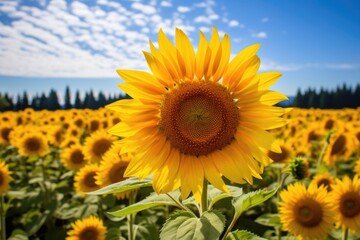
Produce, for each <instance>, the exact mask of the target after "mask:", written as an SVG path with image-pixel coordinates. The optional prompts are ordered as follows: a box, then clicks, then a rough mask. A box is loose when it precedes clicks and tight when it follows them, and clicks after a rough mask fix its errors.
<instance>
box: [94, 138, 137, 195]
mask: <svg viewBox="0 0 360 240" xmlns="http://www.w3.org/2000/svg"><path fill="white" fill-rule="evenodd" d="M120 150H121V148H120V146H118V145H113V146H112V147H111V148H110V150H109V151H107V152H106V153H105V155H104V157H103V160H102V161H101V164H100V168H99V171H98V172H97V176H96V177H95V178H96V184H98V185H99V186H101V187H105V186H108V185H110V184H113V183H117V182H120V181H122V180H124V179H126V178H125V177H124V172H125V170H126V167H127V166H128V164H129V161H130V156H129V155H128V154H123V155H120ZM129 193H130V191H128V192H125V193H120V194H116V196H117V197H118V198H123V197H126V196H128V194H129Z"/></svg>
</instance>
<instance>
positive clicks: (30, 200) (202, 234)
mask: <svg viewBox="0 0 360 240" xmlns="http://www.w3.org/2000/svg"><path fill="white" fill-rule="evenodd" d="M175 39H176V44H175V45H174V44H172V43H171V42H170V40H169V39H168V38H167V37H166V36H165V34H164V33H163V32H162V31H160V32H159V49H157V48H156V47H155V46H154V45H153V43H152V42H150V49H151V53H148V52H145V53H144V55H145V58H146V61H147V63H148V65H149V67H150V70H151V72H152V73H147V72H143V71H136V70H118V74H119V75H120V76H121V78H123V80H124V83H122V84H120V88H121V89H122V90H123V91H124V92H126V93H127V94H129V96H131V99H124V100H120V101H117V102H114V103H112V104H109V105H107V106H106V108H100V109H99V110H89V109H85V110H76V109H71V110H57V111H47V110H43V111H34V110H33V109H29V108H28V109H25V110H23V111H18V112H9V111H8V112H3V113H0V194H1V200H0V221H1V226H0V230H1V232H0V235H1V236H0V239H11V240H15V239H18V240H20V239H51V240H54V239H69V240H98V239H99V240H100V239H109V240H110V239H114V240H115V239H129V240H136V239H149V240H156V239H161V240H168V239H184V240H192V239H194V240H195V239H199V240H216V239H221V240H237V239H253V240H259V239H274V240H275V239H276V240H278V239H344V240H345V239H348V240H350V239H360V179H359V177H358V176H359V175H360V108H357V109H343V110H318V109H296V108H295V109H290V108H282V107H278V106H274V105H275V104H277V103H278V102H281V101H282V100H284V99H286V96H284V95H283V94H281V93H277V92H275V91H272V90H268V88H269V87H270V86H271V85H272V84H273V83H274V82H276V81H277V80H278V79H279V77H280V76H281V74H280V73H277V72H268V73H257V71H258V68H259V65H260V59H259V58H258V56H257V55H256V52H257V50H258V49H259V47H260V46H259V45H258V44H254V45H252V46H249V47H247V48H245V49H244V50H242V51H241V52H240V53H239V54H238V55H236V56H235V57H234V58H233V59H232V60H231V61H230V62H229V58H230V40H229V37H228V36H227V35H226V34H225V36H224V37H223V39H222V40H220V37H219V34H218V32H217V30H216V28H214V29H213V33H212V37H211V39H210V41H209V42H208V41H207V40H206V38H205V36H204V34H203V33H200V41H199V46H198V48H197V49H198V50H197V52H196V53H195V51H194V49H193V47H192V45H191V43H190V40H189V39H188V37H187V36H186V35H185V34H184V33H183V32H182V31H181V30H179V29H177V30H176V34H175Z"/></svg>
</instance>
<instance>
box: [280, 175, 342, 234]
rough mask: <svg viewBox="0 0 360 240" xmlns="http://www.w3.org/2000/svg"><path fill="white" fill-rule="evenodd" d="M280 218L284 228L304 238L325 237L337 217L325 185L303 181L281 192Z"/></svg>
mask: <svg viewBox="0 0 360 240" xmlns="http://www.w3.org/2000/svg"><path fill="white" fill-rule="evenodd" d="M280 197H281V200H282V201H281V202H280V203H279V205H280V208H279V213H280V220H281V223H282V224H283V228H284V230H286V231H289V232H290V233H291V234H293V235H295V236H301V237H302V238H303V239H324V238H325V237H326V235H327V234H328V232H329V230H330V229H331V227H332V225H333V223H334V221H335V219H334V210H333V208H332V206H331V204H330V202H329V200H328V199H327V191H326V189H325V188H324V187H320V188H318V187H317V186H316V184H311V185H310V186H309V188H308V189H306V187H305V185H304V184H303V183H299V182H297V183H295V184H293V185H290V186H288V189H287V190H283V191H281V193H280Z"/></svg>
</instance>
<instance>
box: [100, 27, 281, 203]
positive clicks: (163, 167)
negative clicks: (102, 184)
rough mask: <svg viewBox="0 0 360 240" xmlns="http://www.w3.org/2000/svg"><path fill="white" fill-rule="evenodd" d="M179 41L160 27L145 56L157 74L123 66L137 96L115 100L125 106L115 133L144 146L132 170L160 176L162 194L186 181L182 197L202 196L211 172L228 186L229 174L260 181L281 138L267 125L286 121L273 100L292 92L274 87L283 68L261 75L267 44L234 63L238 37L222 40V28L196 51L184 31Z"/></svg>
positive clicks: (126, 143)
mask: <svg viewBox="0 0 360 240" xmlns="http://www.w3.org/2000/svg"><path fill="white" fill-rule="evenodd" d="M175 41H176V45H173V43H171V41H170V40H169V39H168V38H167V37H166V36H165V34H164V32H163V31H162V30H160V32H159V39H158V43H159V49H157V48H155V46H154V45H153V43H152V42H150V49H151V53H148V52H144V54H145V58H146V61H147V63H148V65H149V67H150V69H151V71H152V74H150V73H147V72H143V71H136V70H118V71H117V72H118V74H119V75H120V76H121V77H122V78H123V80H124V83H122V84H120V85H119V86H120V88H121V89H122V90H123V91H125V92H126V93H127V94H129V95H130V96H131V97H132V98H133V99H124V100H120V101H117V102H115V103H113V104H111V105H108V106H107V107H108V108H109V109H112V110H114V111H117V112H119V117H120V119H121V122H119V123H118V124H117V125H115V126H114V127H112V128H111V129H110V132H111V133H112V134H114V135H117V136H120V137H122V138H123V139H122V140H121V141H122V144H123V150H122V151H123V152H133V151H134V150H136V151H137V154H136V155H135V157H134V158H133V159H132V160H131V161H130V164H129V167H128V168H127V169H126V172H125V175H126V176H138V177H140V178H144V177H146V176H149V175H151V174H153V176H154V178H153V186H154V188H155V191H156V192H158V193H163V192H169V191H171V190H173V189H176V188H178V187H181V194H182V198H186V197H188V195H189V194H190V192H193V194H194V196H195V199H196V200H197V201H200V198H201V193H202V189H203V181H204V178H205V179H207V180H209V181H210V182H211V183H212V184H213V185H214V186H216V187H217V188H219V189H222V190H223V191H228V189H227V188H226V186H225V184H224V182H223V180H222V176H225V177H227V178H228V179H230V180H231V181H233V182H237V183H245V182H249V183H250V184H252V182H253V179H252V178H253V177H256V178H261V176H260V173H262V170H263V166H264V165H266V164H268V163H269V159H268V157H267V156H266V154H265V153H264V151H265V150H266V149H270V148H271V146H272V144H273V141H274V137H273V136H272V135H271V134H270V133H269V132H267V131H266V130H268V129H273V128H277V127H280V126H283V125H284V124H285V123H286V121H285V119H283V118H282V117H280V116H281V115H283V114H284V113H285V112H286V110H284V109H283V108H279V107H273V106H272V105H274V104H276V103H278V102H279V101H282V100H284V99H287V97H286V96H284V95H283V94H280V93H277V92H274V91H270V90H268V88H269V87H270V86H271V85H272V84H273V83H275V82H276V81H277V79H278V78H279V77H280V76H281V74H280V73H278V72H271V73H260V74H258V73H257V71H258V69H259V66H260V59H259V58H258V57H257V56H256V52H257V50H258V49H259V47H260V45H259V44H255V45H252V46H249V47H247V48H246V49H244V50H242V51H241V52H240V53H239V54H238V55H236V56H235V57H234V58H233V59H232V60H231V61H230V62H229V60H230V53H231V51H230V38H229V36H228V35H226V34H225V36H224V37H223V39H222V40H221V39H220V37H219V34H218V31H217V30H216V28H213V32H212V36H211V39H210V41H209V42H208V41H207V40H206V37H205V35H204V34H203V33H202V32H200V41H199V46H198V48H197V49H198V50H197V52H196V53H195V52H194V49H193V46H192V45H191V42H190V40H189V39H188V37H187V36H186V35H185V34H184V32H183V31H181V30H180V29H176V33H175ZM275 149H276V150H275ZM273 150H274V151H279V150H280V149H279V148H275V147H274V149H273Z"/></svg>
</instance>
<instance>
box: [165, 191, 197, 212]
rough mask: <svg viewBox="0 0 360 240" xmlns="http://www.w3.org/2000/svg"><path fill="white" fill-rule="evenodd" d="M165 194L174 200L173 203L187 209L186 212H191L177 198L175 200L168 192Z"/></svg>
mask: <svg viewBox="0 0 360 240" xmlns="http://www.w3.org/2000/svg"><path fill="white" fill-rule="evenodd" d="M166 195H167V196H168V197H169V198H171V200H173V201H174V202H175V204H176V205H177V206H178V207H179V208H181V209H182V210H185V211H188V212H192V211H190V210H189V209H188V208H187V207H186V206H185V205H184V204H182V203H181V202H179V201H178V200H176V199H175V198H174V197H173V196H171V195H170V194H168V193H166Z"/></svg>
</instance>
